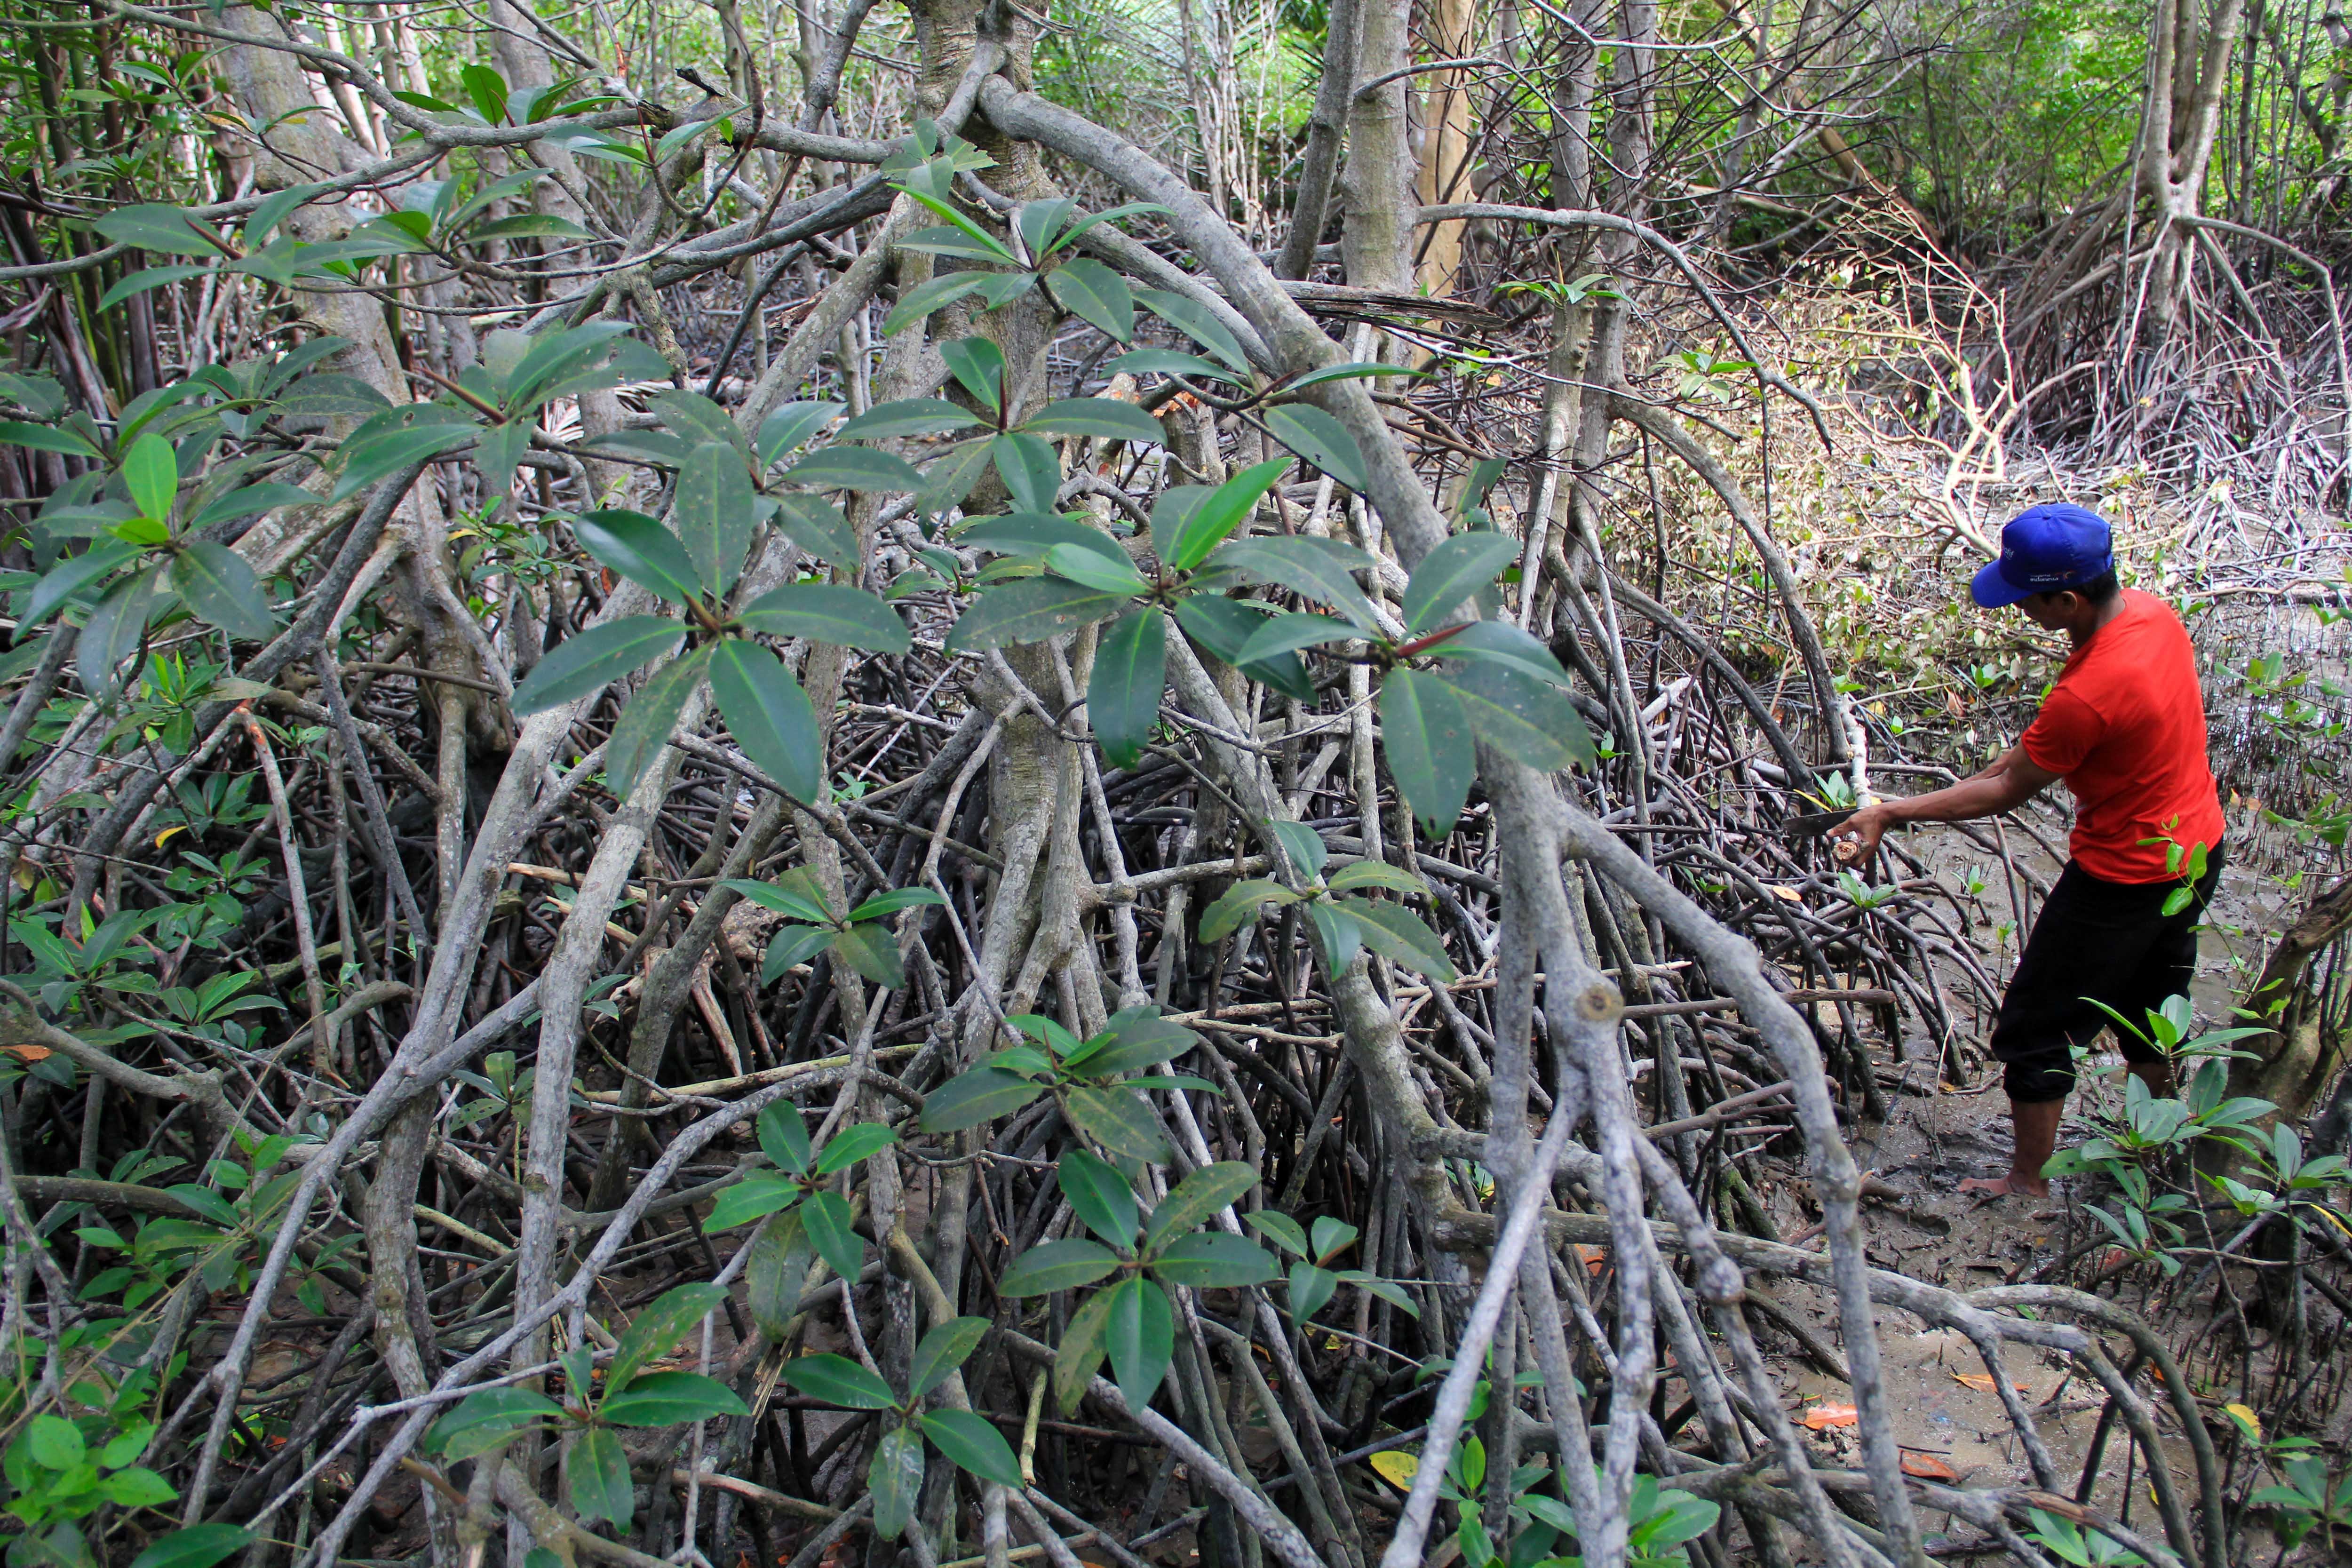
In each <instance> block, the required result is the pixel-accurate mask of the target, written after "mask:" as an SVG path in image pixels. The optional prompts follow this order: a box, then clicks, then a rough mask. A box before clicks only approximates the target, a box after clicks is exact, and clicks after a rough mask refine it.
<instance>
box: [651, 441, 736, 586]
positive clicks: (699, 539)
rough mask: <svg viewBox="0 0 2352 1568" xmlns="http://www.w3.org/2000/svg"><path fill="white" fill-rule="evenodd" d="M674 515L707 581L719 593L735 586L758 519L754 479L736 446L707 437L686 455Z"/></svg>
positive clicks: (699, 572)
mask: <svg viewBox="0 0 2352 1568" xmlns="http://www.w3.org/2000/svg"><path fill="white" fill-rule="evenodd" d="M669 516H670V522H671V524H672V525H673V526H674V527H675V528H677V536H678V538H680V539H681V540H683V541H685V542H686V553H687V556H688V559H690V560H691V561H693V563H694V569H695V573H696V574H697V575H698V576H699V577H700V578H701V579H702V585H703V586H704V587H705V588H707V589H709V591H710V593H711V594H712V595H714V596H715V595H720V594H724V593H725V592H727V590H728V589H730V588H731V587H733V586H734V585H735V579H736V578H738V577H740V576H741V575H742V574H743V555H744V552H746V551H748V550H749V549H750V548H751V531H752V526H753V522H754V513H753V511H752V508H751V479H750V477H749V476H748V475H746V474H745V473H744V472H743V460H742V458H739V457H737V456H736V454H735V448H734V447H728V446H722V445H720V444H719V443H718V442H715V441H706V442H704V443H703V444H702V445H701V446H698V447H695V448H694V450H693V451H691V452H688V454H687V455H686V464H685V466H684V467H683V468H679V469H678V471H677V498H676V499H675V500H672V501H671V502H670V509H669Z"/></svg>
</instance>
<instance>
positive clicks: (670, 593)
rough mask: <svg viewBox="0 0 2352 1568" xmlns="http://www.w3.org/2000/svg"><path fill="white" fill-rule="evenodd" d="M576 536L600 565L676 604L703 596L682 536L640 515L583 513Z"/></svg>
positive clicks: (576, 521)
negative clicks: (681, 538)
mask: <svg viewBox="0 0 2352 1568" xmlns="http://www.w3.org/2000/svg"><path fill="white" fill-rule="evenodd" d="M572 537H573V538H574V539H577V540H578V541H580V547H581V548H582V549H583V550H585V551H586V552H588V553H589V554H591V555H593V556H594V557H595V558H596V559H597V560H598V561H600V562H602V563H604V564H605V565H607V566H609V567H611V568H612V569H613V570H614V571H615V572H617V573H619V574H621V575H622V576H624V577H626V578H627V579H628V580H629V581H630V582H632V583H635V584H636V585H637V586H639V587H640V588H645V589H648V590H650V591H651V592H653V593H654V594H656V595H659V596H661V597H662V598H665V599H667V600H668V601H669V602H670V603H671V604H673V605H690V604H693V603H694V602H695V601H696V600H697V599H698V598H700V597H701V596H702V588H701V584H702V575H701V573H700V571H699V570H698V568H697V566H696V564H695V563H694V561H693V560H692V559H691V558H690V557H689V556H688V554H687V552H686V546H685V545H684V544H682V543H680V542H678V537H677V535H676V534H674V533H672V532H671V531H669V530H668V529H667V528H664V527H663V526H662V525H661V524H660V523H658V522H656V521H654V520H653V519H652V518H649V517H647V516H646V514H645V513H643V512H641V511H621V510H609V511H592V512H584V513H583V514H582V515H581V516H579V517H576V518H574V519H573V520H572Z"/></svg>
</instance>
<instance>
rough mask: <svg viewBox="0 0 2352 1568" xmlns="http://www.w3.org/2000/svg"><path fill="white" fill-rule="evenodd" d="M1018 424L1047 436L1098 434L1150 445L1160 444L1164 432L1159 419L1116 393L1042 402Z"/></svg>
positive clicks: (1111, 438) (1117, 439) (1108, 437)
mask: <svg viewBox="0 0 2352 1568" xmlns="http://www.w3.org/2000/svg"><path fill="white" fill-rule="evenodd" d="M1021 428H1023V429H1024V430H1039V431H1043V432H1045V434H1047V435H1049V436H1099V437H1104V438H1105V439H1107V440H1113V441H1138V442H1141V443H1142V444H1144V445H1145V446H1150V447H1157V446H1158V445H1160V441H1161V439H1162V435H1163V433H1162V432H1161V430H1160V421H1159V420H1157V419H1154V418H1153V417H1152V416H1150V415H1149V414H1146V413H1145V412H1144V411H1143V410H1142V409H1140V408H1138V407H1137V406H1136V405H1134V404H1132V403H1122V402H1120V401H1119V400H1118V398H1116V397H1065V398H1063V399H1061V400H1060V401H1059V402H1057V403H1048V404H1047V405H1045V407H1043V408H1041V409H1039V410H1038V411H1037V413H1036V414H1035V415H1034V416H1033V417H1031V418H1030V419H1028V420H1027V421H1025V422H1024V424H1023V425H1022V426H1021Z"/></svg>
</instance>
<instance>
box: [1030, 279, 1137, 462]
mask: <svg viewBox="0 0 2352 1568" xmlns="http://www.w3.org/2000/svg"><path fill="white" fill-rule="evenodd" d="M1045 292H1047V293H1048V294H1051V295H1052V296H1053V297H1054V303H1055V304H1057V305H1059V306H1061V307H1062V309H1063V310H1067V311H1068V312H1069V313H1070V314H1071V315H1073V316H1076V317H1077V318H1078V320H1080V321H1084V322H1086V323H1087V325H1088V326H1090V327H1092V328H1094V329H1095V330H1096V331H1099V332H1101V333H1102V334H1103V335H1104V336H1106V337H1109V338H1116V339H1117V340H1118V342H1129V341H1130V340H1132V339H1133V338H1134V336H1135V296H1134V295H1133V294H1131V293H1129V291H1128V287H1127V279H1124V278H1121V277H1120V276H1119V275H1118V273H1116V272H1113V271H1112V270H1111V269H1110V268H1108V267H1105V266H1104V265H1103V264H1102V263H1101V262H1099V261H1097V260H1096V259H1095V258H1093V257H1091V256H1081V257H1078V258H1076V259H1074V260H1070V261H1065V262H1064V263H1062V265H1061V266H1059V267H1056V268H1054V270H1053V271H1051V272H1048V273H1046V274H1045ZM1151 438H1156V437H1151Z"/></svg>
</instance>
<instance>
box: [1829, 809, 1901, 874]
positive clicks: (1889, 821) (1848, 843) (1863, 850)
mask: <svg viewBox="0 0 2352 1568" xmlns="http://www.w3.org/2000/svg"><path fill="white" fill-rule="evenodd" d="M1899 820H1900V818H1898V817H1897V816H1895V805H1894V803H1893V802H1892V801H1884V800H1882V801H1874V802H1873V803H1872V804H1870V805H1865V806H1864V807H1863V808H1862V809H1860V810H1859V811H1856V812H1855V813H1854V814H1853V816H1849V817H1847V818H1846V819H1845V820H1844V821H1843V822H1841V823H1839V824H1838V825H1837V826H1835V827H1832V828H1831V829H1830V838H1831V839H1832V844H1831V847H1830V852H1831V853H1832V854H1833V855H1835V856H1836V857H1837V858H1838V859H1839V861H1840V862H1841V863H1851V862H1853V861H1855V860H1860V859H1864V858H1867V857H1868V856H1869V854H1870V852H1871V851H1872V850H1874V849H1875V848H1877V847H1878V841H1879V840H1880V839H1882V838H1884V837H1886V830H1887V829H1888V828H1890V827H1892V826H1895V823H1896V822H1897V821H1899Z"/></svg>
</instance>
